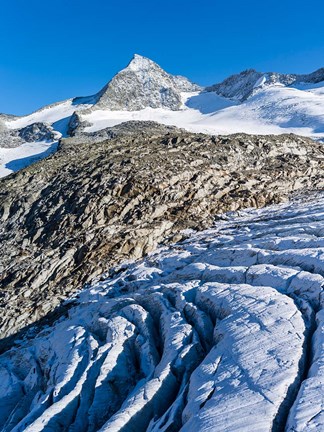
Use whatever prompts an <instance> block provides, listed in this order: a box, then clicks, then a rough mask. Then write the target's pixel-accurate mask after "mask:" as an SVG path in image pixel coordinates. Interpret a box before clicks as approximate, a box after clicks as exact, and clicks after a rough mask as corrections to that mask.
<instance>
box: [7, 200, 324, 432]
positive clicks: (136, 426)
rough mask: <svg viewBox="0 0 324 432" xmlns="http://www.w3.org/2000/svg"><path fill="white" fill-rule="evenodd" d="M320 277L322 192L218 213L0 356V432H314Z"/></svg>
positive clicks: (318, 415)
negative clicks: (212, 224)
mask: <svg viewBox="0 0 324 432" xmlns="http://www.w3.org/2000/svg"><path fill="white" fill-rule="evenodd" d="M188 236H189V233H188ZM323 276H324V195H323V194H322V195H317V196H315V197H314V198H313V199H304V200H303V201H302V200H300V201H298V200H295V201H293V202H292V203H289V204H285V205H280V206H273V207H268V208H266V209H263V210H247V211H242V212H240V213H239V214H228V215H225V216H223V217H222V218H221V219H220V220H219V221H218V222H217V223H216V225H215V227H214V228H212V229H209V230H207V231H204V232H201V233H198V234H195V233H191V234H190V236H189V237H188V239H187V240H185V241H183V242H181V243H178V244H175V245H171V246H169V247H163V248H161V249H159V250H157V251H156V252H155V253H153V254H150V255H149V256H148V257H147V258H146V259H145V260H143V261H139V262H135V263H130V264H127V263H125V264H124V265H123V266H121V267H119V268H117V269H115V270H114V271H112V272H111V274H110V275H108V274H107V275H104V276H102V277H101V278H100V280H98V281H97V282H96V283H94V284H93V285H92V286H90V287H89V288H88V289H86V290H83V291H81V292H80V293H78V295H76V296H75V298H74V299H73V302H74V303H73V305H72V307H71V309H69V312H68V316H66V317H62V318H61V319H60V320H59V321H58V322H57V323H56V324H55V325H53V327H47V328H45V329H44V330H43V331H42V332H41V333H39V334H38V335H37V336H36V337H35V338H33V339H30V340H29V341H28V340H27V341H20V342H17V344H16V347H15V348H12V349H11V350H10V351H8V352H6V353H4V354H2V356H1V357H0V376H1V378H0V383H1V384H0V414H1V415H0V427H1V430H3V431H32V432H37V431H60V430H70V431H78V432H79V431H97V430H100V431H109V432H112V431H151V432H153V431H165V432H166V431H171V430H172V431H176V430H181V431H186V432H187V431H188V432H189V431H190V432H191V431H195V430H196V431H204V432H205V431H222V432H232V431H240V432H242V431H249V432H250V431H253V432H261V431H262V432H268V431H269V430H273V431H279V430H280V431H282V430H286V431H295V432H296V431H299V432H306V431H323V430H324V311H323V306H324V301H323V283H324V279H323Z"/></svg>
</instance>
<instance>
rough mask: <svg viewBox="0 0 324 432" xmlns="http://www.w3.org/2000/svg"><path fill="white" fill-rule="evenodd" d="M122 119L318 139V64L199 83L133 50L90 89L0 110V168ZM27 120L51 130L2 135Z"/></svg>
mask: <svg viewBox="0 0 324 432" xmlns="http://www.w3.org/2000/svg"><path fill="white" fill-rule="evenodd" d="M129 120H140V121H141V120H148V121H157V122H159V123H162V124H166V125H174V126H177V127H181V128H185V129H187V130H188V131H192V132H203V133H208V134H227V133H240V132H244V133H251V134H281V133H295V134H299V135H303V136H308V137H311V138H314V139H317V140H322V139H324V69H323V68H322V69H319V70H317V71H315V72H313V73H311V74H308V75H307V74H306V75H296V74H286V75H285V74H279V73H274V72H269V73H261V72H257V71H255V70H247V71H244V72H241V73H240V74H237V75H233V76H231V77H229V78H227V79H225V80H224V81H223V82H222V83H219V84H215V85H213V86H210V87H207V88H205V89H203V88H201V87H199V86H198V85H196V84H193V83H191V82H190V81H189V80H188V79H187V78H185V77H181V76H174V75H171V74H169V73H167V72H165V71H164V70H163V69H162V68H161V67H160V66H159V65H157V64H156V63H155V62H153V61H152V60H150V59H147V58H145V57H142V56H139V55H135V56H134V58H133V59H132V60H131V62H130V63H129V65H128V66H127V67H126V68H125V69H123V70H122V71H120V72H119V73H118V74H117V75H116V76H115V77H113V78H112V80H111V81H109V82H108V84H107V85H105V86H104V87H103V88H102V89H101V90H100V91H99V92H98V93H97V94H95V95H92V96H88V97H76V98H73V99H69V100H66V101H63V102H58V103H56V104H52V105H49V106H46V107H44V108H41V109H40V110H38V111H36V112H34V113H32V114H30V115H28V116H24V117H15V116H6V115H0V176H5V175H8V174H9V173H10V172H12V171H16V170H17V169H19V168H21V167H24V166H27V165H28V164H30V163H31V162H33V161H34V160H35V159H39V158H42V157H44V156H46V155H48V154H49V153H50V152H52V151H55V149H56V148H57V143H58V139H59V138H60V137H61V136H63V137H64V136H68V135H69V134H73V135H74V134H82V133H87V132H94V131H99V130H101V129H104V128H106V127H111V126H114V125H116V124H119V123H122V122H125V121H129ZM33 123H37V124H40V123H44V126H43V127H51V128H52V129H53V134H54V136H55V138H53V139H51V140H48V139H47V140H44V139H39V136H35V139H34V141H29V142H26V143H22V142H21V141H19V140H15V139H12V140H11V141H10V140H9V141H8V137H9V138H10V134H12V135H13V136H14V135H17V134H20V131H21V130H22V129H24V128H25V127H26V126H31V125H32V124H33ZM76 129H78V130H76ZM13 130H14V131H16V132H14V133H12V132H10V131H13ZM17 131H18V132H17ZM8 143H10V144H8Z"/></svg>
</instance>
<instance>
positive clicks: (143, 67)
mask: <svg viewBox="0 0 324 432" xmlns="http://www.w3.org/2000/svg"><path fill="white" fill-rule="evenodd" d="M199 89H200V87H198V86H197V85H195V84H192V83H190V81H189V80H187V79H186V78H184V77H179V76H173V75H170V74H168V73H167V72H165V71H164V70H163V69H161V68H160V66H159V65H157V64H156V63H154V62H153V61H152V60H149V59H148V58H145V57H142V56H139V55H137V54H135V56H134V58H133V59H132V61H131V62H130V63H129V65H128V66H127V67H126V68H125V69H123V70H122V71H121V72H119V73H118V74H117V75H116V76H115V77H114V78H113V79H112V80H111V81H110V82H109V83H108V84H107V85H106V86H105V87H104V88H103V89H102V90H101V91H100V92H99V98H98V102H97V103H96V104H95V107H96V108H104V109H110V110H126V111H137V110H141V109H143V108H146V107H150V108H167V109H170V110H178V109H179V108H180V106H181V92H182V91H197V90H199Z"/></svg>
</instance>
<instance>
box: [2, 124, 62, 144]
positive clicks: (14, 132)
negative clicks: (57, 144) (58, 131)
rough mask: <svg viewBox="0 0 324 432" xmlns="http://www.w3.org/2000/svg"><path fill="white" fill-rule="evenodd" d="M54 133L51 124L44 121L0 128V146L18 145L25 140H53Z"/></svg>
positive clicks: (25, 141)
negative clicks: (13, 127) (21, 126)
mask: <svg viewBox="0 0 324 432" xmlns="http://www.w3.org/2000/svg"><path fill="white" fill-rule="evenodd" d="M54 139H55V133H54V131H53V128H52V126H50V125H49V124H46V123H40V122H38V123H33V124H31V125H29V126H26V127H24V128H21V129H7V128H4V127H3V128H2V129H0V142H1V147H4V148H12V147H18V146H20V145H22V144H24V143H27V142H35V141H53V140H54Z"/></svg>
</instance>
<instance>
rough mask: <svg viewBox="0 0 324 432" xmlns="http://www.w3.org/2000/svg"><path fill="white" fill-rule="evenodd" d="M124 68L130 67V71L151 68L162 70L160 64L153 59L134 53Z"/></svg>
mask: <svg viewBox="0 0 324 432" xmlns="http://www.w3.org/2000/svg"><path fill="white" fill-rule="evenodd" d="M125 69H126V70H127V69H130V70H132V71H149V70H152V69H160V70H161V71H162V69H161V68H160V66H159V65H158V64H157V63H155V62H154V61H153V60H151V59H149V58H147V57H143V56H141V55H139V54H134V56H133V58H132V60H131V61H130V62H129V64H128V66H127V67H126V68H125ZM125 69H124V70H125Z"/></svg>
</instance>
